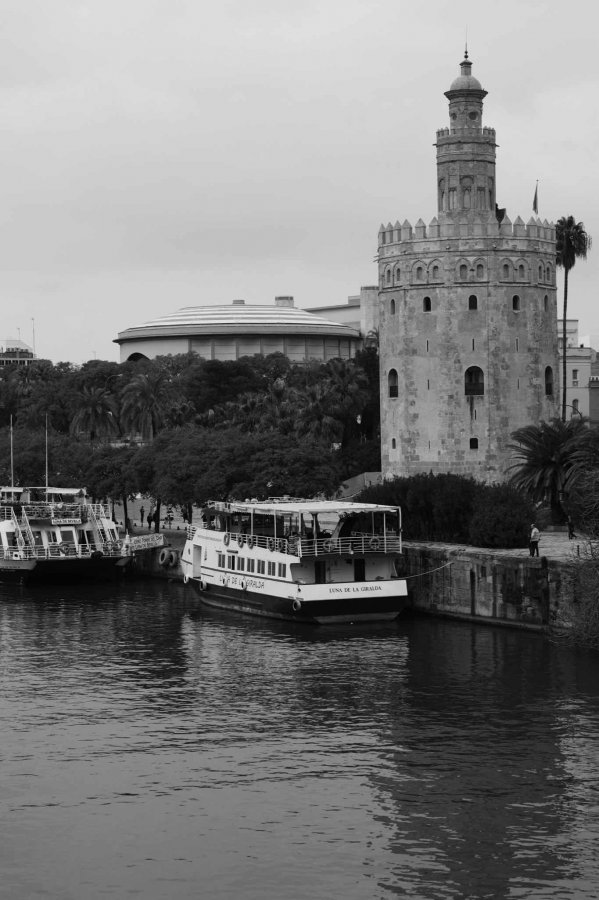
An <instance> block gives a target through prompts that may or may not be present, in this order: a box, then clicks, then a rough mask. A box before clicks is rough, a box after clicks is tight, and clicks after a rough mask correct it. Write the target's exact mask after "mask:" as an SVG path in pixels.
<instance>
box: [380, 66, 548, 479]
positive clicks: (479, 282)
mask: <svg viewBox="0 0 599 900" xmlns="http://www.w3.org/2000/svg"><path fill="white" fill-rule="evenodd" d="M460 69H461V72H460V75H459V77H458V78H456V79H455V80H454V82H453V83H452V85H451V87H450V89H449V90H448V91H447V92H446V93H445V96H446V97H447V99H448V101H449V127H446V128H442V129H440V130H439V131H438V132H437V141H436V148H437V170H436V179H437V197H438V208H437V216H436V217H435V218H433V219H432V221H431V222H430V224H429V225H428V226H427V225H425V223H424V222H423V221H422V219H419V220H418V222H416V224H415V226H412V225H411V224H410V222H408V221H404V222H403V224H400V223H399V221H397V222H396V223H395V225H391V224H389V225H387V226H386V227H385V226H381V229H380V231H379V241H378V265H379V331H380V358H381V445H382V470H383V473H384V474H385V475H386V476H393V475H410V474H415V473H418V472H431V471H432V472H434V473H439V472H454V473H458V474H463V475H472V476H474V477H475V478H477V479H479V480H483V481H486V482H496V481H501V480H503V479H504V478H505V475H506V470H507V468H508V466H509V464H510V462H511V460H510V453H509V450H508V447H507V445H508V443H509V441H510V435H511V433H512V432H513V431H514V430H515V429H516V428H520V427H521V426H524V425H528V424H532V423H537V422H539V421H540V420H541V419H550V418H552V416H554V415H556V414H557V400H558V395H559V365H558V348H557V327H556V326H557V307H556V289H555V228H554V226H553V225H552V224H549V223H548V222H547V221H544V222H541V220H540V219H538V218H531V219H530V220H529V221H528V223H527V224H525V223H524V222H523V221H522V219H521V218H520V217H517V218H516V219H515V220H514V222H512V221H510V219H509V217H508V216H507V214H506V212H505V210H501V209H499V208H498V207H497V202H496V170H495V156H496V153H495V151H496V146H497V145H496V141H495V130H494V129H493V128H489V127H487V126H485V125H483V99H484V97H485V96H486V91H484V90H483V88H482V87H481V85H480V83H479V81H478V80H477V79H476V78H475V77H474V76H473V75H472V72H471V69H472V64H471V62H470V60H469V59H468V56H467V54H466V56H465V58H464V60H463V61H462V62H461V64H460Z"/></svg>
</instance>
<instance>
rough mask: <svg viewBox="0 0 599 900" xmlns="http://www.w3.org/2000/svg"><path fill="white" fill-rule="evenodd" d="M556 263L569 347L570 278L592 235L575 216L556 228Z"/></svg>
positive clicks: (564, 396) (564, 365) (564, 387)
mask: <svg viewBox="0 0 599 900" xmlns="http://www.w3.org/2000/svg"><path fill="white" fill-rule="evenodd" d="M555 237H556V262H557V265H558V266H560V267H561V268H562V269H563V270H564V299H563V307H562V346H563V348H564V351H565V348H566V347H567V340H566V338H567V325H568V278H569V275H570V272H571V270H572V269H573V268H574V265H575V264H576V260H577V259H586V258H587V253H588V251H589V250H590V249H591V245H592V239H591V235H590V234H588V232H587V231H586V230H585V227H584V223H583V222H577V221H576V219H575V218H574V216H562V217H561V218H560V219H558V221H557V223H556V226H555ZM566 375H567V354H566V353H565V352H564V353H563V354H562V422H565V421H566V408H567V406H568V404H567V402H566V401H567V383H568V382H567V377H566Z"/></svg>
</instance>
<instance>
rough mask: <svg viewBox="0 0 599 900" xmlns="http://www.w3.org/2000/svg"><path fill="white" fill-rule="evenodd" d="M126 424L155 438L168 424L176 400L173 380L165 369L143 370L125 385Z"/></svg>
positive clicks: (124, 421)
mask: <svg viewBox="0 0 599 900" xmlns="http://www.w3.org/2000/svg"><path fill="white" fill-rule="evenodd" d="M121 396H122V400H123V404H122V407H121V420H122V424H123V427H124V428H126V429H129V430H130V431H134V432H138V433H139V434H141V436H142V438H143V439H145V440H150V441H151V440H153V439H154V437H155V436H156V434H157V433H158V431H159V430H160V429H161V428H162V426H163V425H164V423H165V421H166V419H167V416H168V413H169V410H170V404H171V402H172V401H173V399H174V398H173V392H172V389H171V380H170V376H169V374H168V372H166V371H165V370H164V369H157V370H151V371H148V372H140V373H139V375H136V376H135V377H134V378H132V379H131V381H130V382H129V384H128V385H126V387H124V388H123V392H122V395H121Z"/></svg>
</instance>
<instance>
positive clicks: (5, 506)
mask: <svg viewBox="0 0 599 900" xmlns="http://www.w3.org/2000/svg"><path fill="white" fill-rule="evenodd" d="M130 559H131V555H130V553H129V552H128V549H127V547H126V546H125V545H124V544H123V541H121V540H120V538H119V534H118V529H117V526H116V524H115V523H114V522H113V521H112V519H111V518H110V517H109V514H108V511H107V509H106V508H105V507H104V505H103V504H101V503H90V502H88V499H87V497H86V496H85V492H84V491H83V490H80V489H77V488H54V487H53V488H46V487H31V488H26V487H2V488H0V580H7V579H10V580H15V579H16V580H20V581H31V580H35V581H42V582H45V581H76V580H81V579H85V578H94V579H97V578H103V577H107V576H110V575H113V574H116V572H117V571H118V570H119V569H122V568H123V567H124V566H126V565H127V563H128V562H129V561H130Z"/></svg>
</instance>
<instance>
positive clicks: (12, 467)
mask: <svg viewBox="0 0 599 900" xmlns="http://www.w3.org/2000/svg"><path fill="white" fill-rule="evenodd" d="M10 486H11V488H14V486H15V461H14V455H13V447H12V413H11V415H10ZM13 493H14V491H13Z"/></svg>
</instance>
